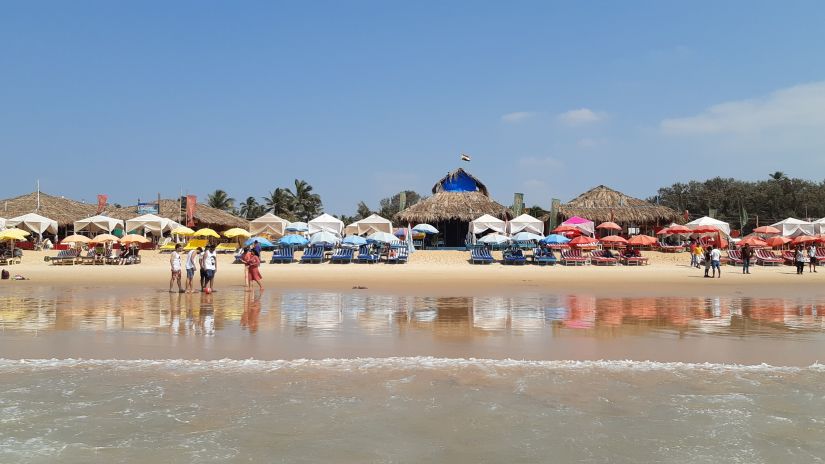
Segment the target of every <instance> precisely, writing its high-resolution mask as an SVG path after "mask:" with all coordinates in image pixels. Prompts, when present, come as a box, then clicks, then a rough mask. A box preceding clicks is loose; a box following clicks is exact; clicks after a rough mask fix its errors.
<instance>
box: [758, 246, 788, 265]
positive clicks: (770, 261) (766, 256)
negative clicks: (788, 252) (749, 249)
mask: <svg viewBox="0 0 825 464" xmlns="http://www.w3.org/2000/svg"><path fill="white" fill-rule="evenodd" d="M754 256H755V257H756V264H758V265H760V266H779V265H780V264H782V262H783V261H784V259H783V258H778V257H776V255H774V254H773V253H771V252H770V251H767V250H762V249H760V250H756V252H755V253H754ZM791 262H793V261H791Z"/></svg>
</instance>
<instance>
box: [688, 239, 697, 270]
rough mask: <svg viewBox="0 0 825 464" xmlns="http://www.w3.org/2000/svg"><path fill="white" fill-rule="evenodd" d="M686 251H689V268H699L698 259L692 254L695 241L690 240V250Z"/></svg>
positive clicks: (694, 248)
mask: <svg viewBox="0 0 825 464" xmlns="http://www.w3.org/2000/svg"><path fill="white" fill-rule="evenodd" d="M688 251H690V267H699V257H698V256H696V253H694V251H696V241H695V240H693V239H690V248H688Z"/></svg>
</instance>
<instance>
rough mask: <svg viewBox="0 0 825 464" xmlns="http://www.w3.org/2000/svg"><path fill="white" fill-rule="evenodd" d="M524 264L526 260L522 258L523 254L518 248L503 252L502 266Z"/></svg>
mask: <svg viewBox="0 0 825 464" xmlns="http://www.w3.org/2000/svg"><path fill="white" fill-rule="evenodd" d="M526 262H527V258H525V257H524V253H522V251H521V250H520V249H518V248H516V249H512V250H507V251H505V252H504V264H524V263H526Z"/></svg>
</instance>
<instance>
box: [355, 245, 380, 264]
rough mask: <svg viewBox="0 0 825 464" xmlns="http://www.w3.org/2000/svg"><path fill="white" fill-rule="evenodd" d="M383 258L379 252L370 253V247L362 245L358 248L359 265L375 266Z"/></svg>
mask: <svg viewBox="0 0 825 464" xmlns="http://www.w3.org/2000/svg"><path fill="white" fill-rule="evenodd" d="M380 258H381V255H379V254H378V253H377V252H376V253H373V252H372V251H370V246H369V245H361V246H360V247H359V248H358V262H359V263H367V264H375V263H377V262H378V260H379V259H380Z"/></svg>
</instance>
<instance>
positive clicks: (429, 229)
mask: <svg viewBox="0 0 825 464" xmlns="http://www.w3.org/2000/svg"><path fill="white" fill-rule="evenodd" d="M413 230H414V231H416V232H421V233H422V234H427V235H433V234H437V233H438V229H436V228H435V227H433V226H431V225H429V224H416V225H415V227H413Z"/></svg>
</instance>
